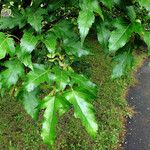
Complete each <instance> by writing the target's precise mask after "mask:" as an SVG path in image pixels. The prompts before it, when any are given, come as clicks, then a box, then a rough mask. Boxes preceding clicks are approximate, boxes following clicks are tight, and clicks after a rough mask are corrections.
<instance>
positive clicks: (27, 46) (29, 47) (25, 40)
mask: <svg viewBox="0 0 150 150" xmlns="http://www.w3.org/2000/svg"><path fill="white" fill-rule="evenodd" d="M37 42H38V38H36V37H35V36H34V35H33V33H32V32H30V31H25V33H24V35H23V37H22V39H21V43H20V46H21V48H22V49H23V50H24V51H25V52H28V53H31V52H32V51H33V50H34V49H35V47H36V44H37Z"/></svg>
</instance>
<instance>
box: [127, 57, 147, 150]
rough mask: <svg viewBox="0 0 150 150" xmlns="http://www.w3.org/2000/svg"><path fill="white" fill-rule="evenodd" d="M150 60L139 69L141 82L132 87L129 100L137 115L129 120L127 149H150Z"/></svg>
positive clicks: (138, 76) (138, 75) (138, 74)
mask: <svg viewBox="0 0 150 150" xmlns="http://www.w3.org/2000/svg"><path fill="white" fill-rule="evenodd" d="M148 61H149V62H150V59H148ZM148 61H147V62H146V63H145V64H144V66H143V67H142V68H141V69H140V70H139V71H138V73H137V79H138V81H139V83H138V84H137V85H136V86H135V87H132V88H130V90H129V94H128V100H129V104H130V106H133V107H135V110H136V112H137V113H136V115H135V116H134V117H133V118H132V119H129V120H128V124H127V136H126V139H125V148H124V149H125V150H150V67H148Z"/></svg>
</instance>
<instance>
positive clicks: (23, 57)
mask: <svg viewBox="0 0 150 150" xmlns="http://www.w3.org/2000/svg"><path fill="white" fill-rule="evenodd" d="M16 53H17V57H18V58H19V60H20V61H21V62H22V63H23V64H24V65H25V66H26V67H29V68H30V69H31V70H33V64H32V60H31V54H29V53H27V52H25V51H24V50H23V49H21V48H20V47H19V46H18V47H16Z"/></svg>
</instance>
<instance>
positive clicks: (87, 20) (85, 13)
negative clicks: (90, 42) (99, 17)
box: [78, 9, 95, 44]
mask: <svg viewBox="0 0 150 150" xmlns="http://www.w3.org/2000/svg"><path fill="white" fill-rule="evenodd" d="M94 20H95V16H94V13H93V12H92V11H91V10H88V9H87V10H81V11H80V13H79V17H78V27H79V31H80V36H81V43H82V44H83V42H84V40H85V37H86V36H87V34H88V32H89V29H90V28H91V26H92V24H93V23H94Z"/></svg>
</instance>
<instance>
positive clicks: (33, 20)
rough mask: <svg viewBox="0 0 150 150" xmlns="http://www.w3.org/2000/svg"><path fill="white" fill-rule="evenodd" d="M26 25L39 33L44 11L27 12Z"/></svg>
mask: <svg viewBox="0 0 150 150" xmlns="http://www.w3.org/2000/svg"><path fill="white" fill-rule="evenodd" d="M28 11H29V12H28V13H29V14H28V23H29V24H30V25H31V26H32V27H33V28H34V29H35V30H36V31H37V32H41V29H42V21H43V14H45V13H46V11H45V9H38V10H37V11H35V12H33V10H32V9H31V10H28Z"/></svg>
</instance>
